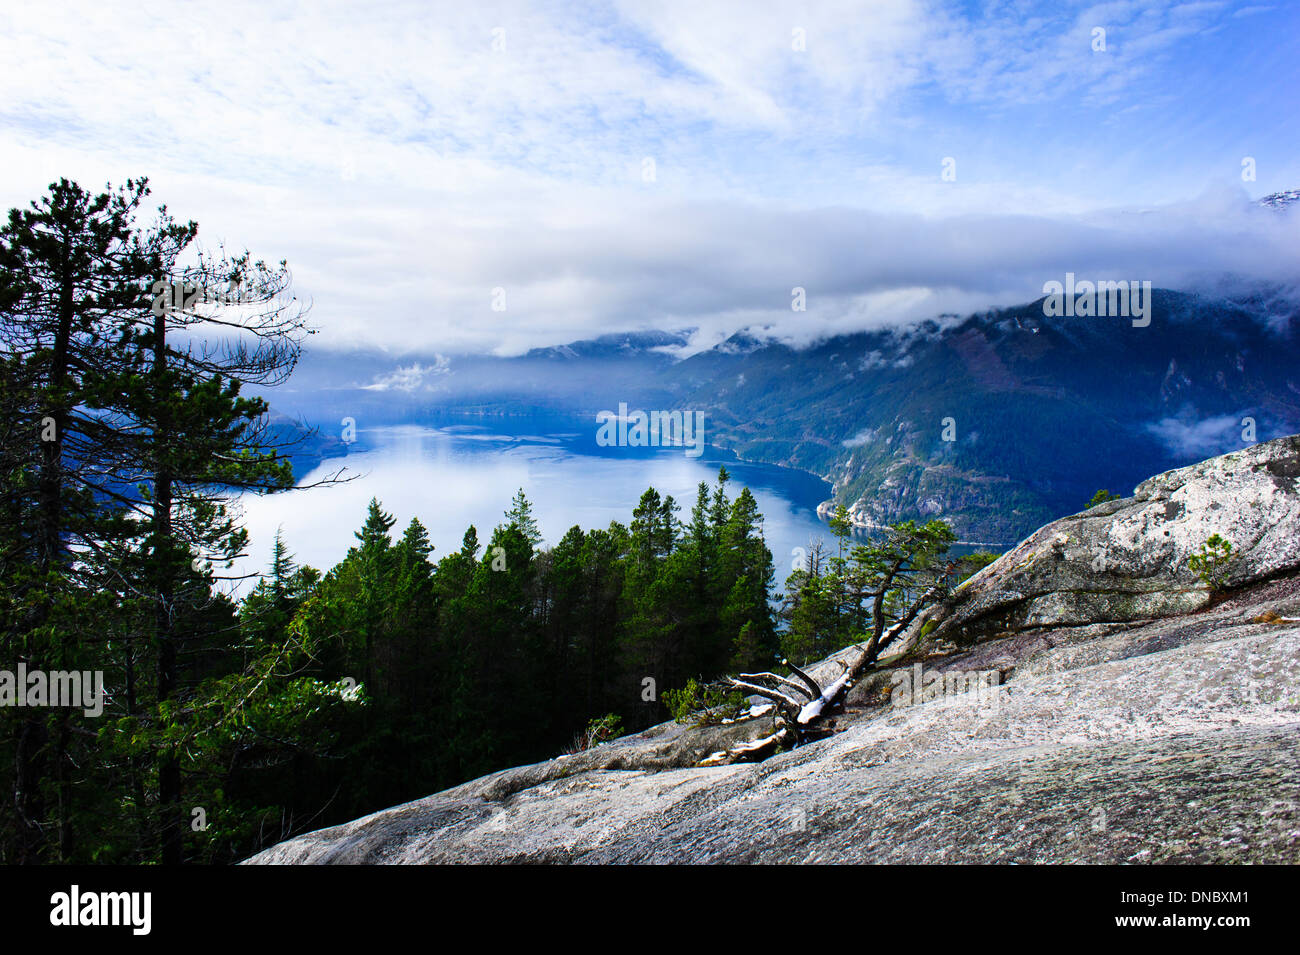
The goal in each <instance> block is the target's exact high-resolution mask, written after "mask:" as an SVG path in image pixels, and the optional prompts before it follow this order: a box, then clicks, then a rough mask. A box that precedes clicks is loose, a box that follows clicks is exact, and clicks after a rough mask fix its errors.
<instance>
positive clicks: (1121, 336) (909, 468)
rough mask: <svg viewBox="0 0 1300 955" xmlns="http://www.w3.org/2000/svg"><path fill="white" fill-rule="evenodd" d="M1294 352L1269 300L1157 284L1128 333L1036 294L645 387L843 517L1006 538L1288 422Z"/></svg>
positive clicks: (710, 362) (707, 361) (713, 356)
mask: <svg viewBox="0 0 1300 955" xmlns="http://www.w3.org/2000/svg"><path fill="white" fill-rule="evenodd" d="M1297 344H1300V308H1298V307H1297V305H1296V304H1295V303H1294V302H1292V301H1289V300H1287V299H1285V298H1282V297H1279V296H1277V295H1272V294H1267V295H1266V294H1264V293H1260V294H1258V295H1256V296H1253V297H1252V298H1250V299H1246V300H1242V301H1238V302H1226V301H1219V300H1212V299H1206V298H1202V297H1199V296H1196V295H1190V294H1185V293H1179V292H1171V291H1167V290H1156V291H1155V293H1154V296H1153V310H1152V321H1151V324H1150V326H1149V327H1145V328H1134V327H1133V326H1132V324H1131V322H1130V320H1129V319H1127V318H1050V319H1049V318H1045V317H1044V315H1043V307H1042V302H1041V300H1040V301H1038V302H1034V303H1031V304H1027V305H1021V306H1017V307H1015V308H1008V309H998V310H993V311H989V312H986V313H982V314H979V315H974V316H970V317H968V318H966V319H964V320H961V321H956V322H953V323H950V324H945V325H940V324H939V323H936V322H932V321H931V322H923V323H921V324H919V325H915V326H911V327H909V328H906V329H900V330H887V331H878V332H864V333H859V334H855V335H844V336H837V337H835V338H832V339H829V340H827V341H824V342H821V343H820V344H818V345H815V346H813V347H811V348H808V349H803V350H796V349H793V348H791V347H789V346H786V345H782V344H777V343H767V344H758V343H756V341H755V340H754V339H753V337H752V336H750V335H748V334H746V333H740V334H738V335H736V336H733V338H732V339H730V340H729V342H727V343H724V344H723V345H722V346H719V347H718V348H714V349H712V350H710V351H708V352H704V353H701V354H697V355H694V356H692V357H690V358H688V359H686V360H684V361H682V362H680V363H678V364H676V365H674V366H672V367H671V368H669V369H667V370H666V371H665V372H664V373H663V374H662V376H661V381H662V382H663V383H664V385H665V386H666V387H667V389H668V390H669V391H671V392H672V393H673V395H674V400H675V403H676V404H677V405H678V406H680V407H683V408H696V409H701V410H704V411H705V412H706V413H707V414H708V419H707V420H708V422H709V429H710V430H709V433H708V440H709V442H710V443H714V444H718V445H721V446H723V447H727V448H730V449H732V450H734V451H735V452H736V453H737V454H739V455H740V456H741V457H743V458H746V459H751V460H757V461H763V462H767V463H774V464H781V465H786V466H791V467H798V468H803V469H806V470H809V471H812V472H813V473H815V474H818V475H820V476H822V477H824V478H826V480H828V481H830V482H831V483H832V484H833V486H834V491H835V500H836V501H837V502H843V503H845V504H848V505H849V506H850V513H851V515H852V516H853V518H854V520H855V522H856V523H858V524H859V525H861V526H872V525H879V524H886V523H893V522H895V521H898V520H903V519H908V518H917V519H926V518H930V517H943V518H945V519H947V520H949V521H950V522H951V523H952V524H953V526H954V528H955V529H956V530H957V532H958V534H959V536H961V537H962V539H964V540H970V541H979V542H988V543H1008V542H1012V541H1015V540H1018V539H1020V538H1021V537H1023V536H1025V535H1026V534H1028V533H1029V532H1031V531H1033V530H1034V529H1035V528H1037V527H1039V526H1041V525H1042V524H1044V523H1047V522H1048V521H1049V520H1052V519H1055V518H1057V517H1060V516H1062V515H1064V514H1068V513H1073V512H1075V511H1078V510H1080V509H1082V508H1083V507H1084V506H1085V504H1086V503H1087V501H1088V500H1089V499H1090V498H1091V496H1092V494H1093V492H1095V491H1096V490H1098V489H1100V488H1103V487H1104V488H1108V489H1110V490H1112V491H1117V492H1120V493H1128V492H1130V491H1131V490H1132V489H1133V487H1134V486H1135V485H1136V483H1137V482H1138V481H1140V480H1142V479H1143V477H1144V476H1146V475H1148V474H1152V473H1156V472H1159V471H1163V470H1168V469H1170V468H1173V467H1178V466H1181V465H1184V464H1187V463H1190V462H1191V461H1195V460H1199V459H1200V458H1203V457H1205V456H1207V455H1208V454H1216V453H1223V452H1227V451H1231V450H1235V449H1239V448H1241V447H1245V446H1246V445H1249V444H1253V443H1255V442H1256V441H1263V440H1267V439H1269V438H1272V437H1276V436H1278V435H1281V434H1289V433H1293V432H1295V431H1297V430H1300V369H1298V368H1297V363H1296V358H1297V357H1298V356H1300V350H1298V349H1297ZM1252 422H1253V423H1252ZM946 439H951V440H946Z"/></svg>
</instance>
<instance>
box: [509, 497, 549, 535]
mask: <svg viewBox="0 0 1300 955" xmlns="http://www.w3.org/2000/svg"><path fill="white" fill-rule="evenodd" d="M506 520H507V521H509V522H510V523H511V524H514V525H515V526H516V527H518V528H519V532H520V533H521V534H523V535H524V537H525V538H526V539H527V540H528V542H529V543H530V544H531V545H532V546H533V547H536V546H537V545H538V544H540V543H541V542H542V532H541V531H540V530H538V528H537V521H535V520H533V505H532V504H530V503H529V501H528V498H527V497H525V496H524V489H523V488H520V489H519V490H518V492H516V494H515V496H514V498H513V499H512V500H511V502H510V510H508V511H506Z"/></svg>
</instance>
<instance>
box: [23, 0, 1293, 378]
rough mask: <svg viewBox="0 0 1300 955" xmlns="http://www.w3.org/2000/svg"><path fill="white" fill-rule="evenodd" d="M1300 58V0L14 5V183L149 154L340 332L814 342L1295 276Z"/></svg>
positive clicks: (107, 169) (196, 213)
mask: <svg viewBox="0 0 1300 955" xmlns="http://www.w3.org/2000/svg"><path fill="white" fill-rule="evenodd" d="M1297 64H1300V3H1294V2H1285V3H1283V2H1278V3H1274V4H1257V3H1246V2H1205V3H1202V2H1192V3H1161V2H1148V3H1129V2H1113V3H1103V4H1090V3H1069V2H1059V3H1043V4H1036V3H1020V2H987V3H964V4H962V3H932V2H922V0H879V2H857V3H840V2H801V3H792V2H764V0H744V2H740V0H736V2H717V3H706V2H700V0H689V2H667V0H631V2H627V3H618V2H616V3H608V4H584V3H563V4H548V3H496V2H492V0H482V2H479V0H476V2H474V3H464V2H454V3H441V2H438V3H415V2H411V3H373V4H343V3H300V4H295V3H250V4H242V3H237V2H223V3H221V4H192V3H182V2H175V0H172V2H167V3H157V4H154V3H139V4H130V3H106V2H103V0H97V2H87V3H59V2H39V3H14V2H6V3H5V4H4V5H3V6H0V170H3V176H0V204H2V205H3V207H4V208H6V209H7V208H9V207H12V206H15V205H26V204H27V203H28V202H30V201H31V200H33V199H35V198H37V197H38V196H39V195H41V194H42V193H43V192H44V191H45V188H46V186H47V185H48V184H49V183H50V182H51V181H53V180H54V179H56V178H58V177H67V178H70V179H74V180H76V181H78V182H80V183H81V184H82V185H83V186H86V187H87V188H97V187H102V185H103V184H104V183H105V182H112V183H113V184H115V185H116V184H118V183H121V182H122V181H124V180H125V179H126V178H128V177H135V176H140V175H146V176H148V177H149V179H150V183H151V186H152V188H153V196H152V197H151V198H152V199H154V200H156V201H157V202H158V203H166V204H167V206H168V210H169V211H170V212H171V214H172V215H174V216H175V217H177V218H178V219H180V220H182V221H184V220H188V219H193V220H195V221H197V222H198V223H199V224H200V227H201V231H200V242H201V243H203V245H204V246H206V247H209V248H211V247H215V246H217V245H219V244H221V243H224V244H225V245H226V246H227V247H228V248H248V249H250V250H251V251H252V252H253V253H254V254H255V255H256V256H260V257H264V258H266V259H268V260H272V261H278V260H279V259H280V258H287V259H288V261H289V265H290V267H291V268H292V269H293V273H294V277H295V291H296V292H297V293H298V294H299V296H300V297H302V298H304V299H308V300H310V301H311V303H312V310H311V313H310V318H311V321H312V322H313V324H315V325H316V327H317V328H318V329H319V330H320V334H319V335H318V336H317V337H316V338H314V339H313V340H312V345H313V347H316V348H326V349H332V350H338V351H347V350H351V349H358V348H366V349H379V350H382V351H385V352H389V353H391V354H393V355H394V356H395V357H402V356H411V355H421V354H423V355H433V354H439V355H441V354H457V353H466V352H478V353H483V352H490V353H493V354H500V355H508V354H518V353H520V352H522V351H524V350H526V349H528V348H530V347H536V346H542V345H553V344H559V343H563V342H568V341H573V340H577V339H582V338H590V337H594V336H595V335H599V334H603V333H606V332H616V331H628V330H637V329H647V328H665V329H682V328H692V329H696V332H695V337H694V339H693V342H692V346H691V347H692V348H702V347H708V346H710V345H712V344H714V343H716V342H718V341H720V340H721V339H722V338H724V337H725V336H727V335H729V334H731V333H732V332H734V331H736V330H738V329H741V328H746V327H748V328H754V329H762V330H765V332H766V333H767V334H771V335H774V336H776V337H778V338H782V339H784V340H788V341H791V342H794V343H796V344H797V343H803V342H809V341H813V340H815V339H816V338H818V337H821V336H824V335H827V334H831V333H836V332H845V331H853V330H859V329H863V328H872V327H879V326H881V325H888V324H899V323H906V322H910V321H915V320H919V319H923V318H930V317H934V316H936V315H938V314H940V313H963V314H964V313H966V312H969V311H974V310H977V309H982V308H986V307H991V306H996V305H1010V304H1016V303H1020V302H1027V301H1032V300H1034V299H1036V298H1038V297H1039V296H1040V295H1041V294H1042V287H1043V284H1044V283H1045V282H1047V281H1051V280H1057V281H1061V280H1063V279H1064V276H1065V272H1066V271H1073V272H1075V273H1076V274H1078V275H1079V277H1080V278H1090V279H1130V280H1137V281H1141V280H1150V281H1152V282H1153V283H1154V284H1155V285H1157V286H1161V285H1164V286H1176V287H1194V286H1196V285H1197V283H1204V284H1214V283H1218V282H1220V281H1221V280H1222V279H1223V277H1224V276H1225V275H1231V276H1234V277H1236V279H1240V280H1245V281H1253V280H1266V281H1273V282H1287V281H1295V280H1296V278H1297V277H1298V276H1300V242H1298V241H1297V238H1298V237H1300V236H1298V234H1297V230H1300V215H1298V214H1297V213H1296V211H1295V208H1294V207H1293V208H1291V209H1290V210H1289V211H1288V212H1284V213H1277V212H1273V211H1271V210H1263V209H1260V208H1258V207H1255V206H1253V205H1252V204H1251V201H1252V200H1254V199H1257V198H1259V197H1261V196H1264V195H1266V194H1269V193H1273V192H1277V191H1281V190H1288V189H1300V150H1298V149H1297V147H1298V146H1300V122H1297V120H1298V119H1300V116H1297V113H1298V112H1300V111H1298V110H1297V107H1296V96H1295V91H1296V89H1297V85H1298V84H1297V79H1298V78H1300V77H1298V75H1297V74H1300V67H1298V66H1297ZM796 288H797V289H802V290H803V296H802V297H803V301H804V304H805V308H804V309H803V310H795V309H794V308H792V304H793V303H794V302H795V299H796V293H795V292H794V290H795V289H796Z"/></svg>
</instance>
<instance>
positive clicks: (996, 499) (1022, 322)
mask: <svg viewBox="0 0 1300 955" xmlns="http://www.w3.org/2000/svg"><path fill="white" fill-rule="evenodd" d="M1270 198H1271V197H1270ZM1298 336H1300V306H1298V305H1297V296H1296V295H1295V293H1294V291H1293V290H1289V289H1284V288H1277V287H1258V288H1257V289H1256V290H1255V291H1254V292H1253V293H1252V294H1250V295H1247V296H1242V295H1237V296H1236V297H1235V298H1229V297H1225V296H1222V295H1221V296H1210V295H1196V294H1191V293H1185V292H1175V291H1169V290H1160V289H1157V290H1154V292H1153V295H1152V312H1151V323H1150V325H1149V326H1148V327H1143V328H1135V327H1133V326H1132V324H1131V322H1130V320H1129V319H1127V318H1118V317H1117V318H1097V317H1093V318H1083V317H1072V318H1064V317H1062V318H1047V317H1045V316H1044V314H1043V306H1042V300H1039V301H1037V302H1033V303H1028V304H1025V305H1019V306H1015V307H1012V308H1004V309H995V310H990V311H987V312H983V313H980V314H976V315H971V316H967V317H965V318H960V317H957V316H944V317H943V318H942V319H941V320H940V321H925V322H921V323H918V324H914V325H910V326H907V327H902V328H893V329H882V330H879V331H873V332H861V333H857V334H852V335H841V336H837V337H834V338H831V339H827V340H824V341H822V342H820V343H818V344H815V345H813V346H811V347H807V348H801V349H795V348H792V347H790V346H788V345H783V344H780V343H777V342H773V341H771V340H769V339H765V338H763V337H761V336H760V335H758V334H755V333H753V332H750V331H741V332H738V333H736V334H734V335H732V336H731V337H730V338H728V339H727V340H726V341H724V342H722V343H721V344H719V345H717V346H715V347H713V348H711V349H708V350H706V351H702V352H697V353H695V354H693V355H691V356H690V357H688V358H685V359H682V360H678V359H677V358H676V357H675V355H676V354H677V353H679V352H680V351H683V350H685V348H686V347H687V345H688V344H689V335H688V334H687V333H686V332H654V331H651V332H634V333H621V334H610V335H603V336H600V337H598V338H595V339H591V340H586V341H579V342H573V343H570V344H568V345H561V346H555V347H549V348H538V349H533V350H532V351H530V352H528V353H526V354H524V355H521V356H518V357H510V358H501V357H493V356H443V355H434V356H414V357H412V356H404V357H402V358H400V359H396V358H394V357H393V356H388V355H383V354H358V355H332V354H329V353H326V354H323V355H313V354H311V353H309V354H308V355H307V356H306V357H305V360H304V365H306V366H307V369H306V371H305V372H300V374H296V375H295V379H294V382H293V385H294V386H296V387H297V389H298V390H297V391H296V392H295V391H289V390H288V389H278V390H277V392H276V393H275V394H273V395H271V396H269V397H271V399H272V400H273V401H274V402H275V405H276V407H277V410H282V411H288V412H289V413H290V414H293V413H301V414H303V415H304V416H305V417H307V418H308V419H309V420H311V421H312V422H313V423H321V422H324V423H325V426H324V427H323V428H322V430H323V431H328V432H330V433H333V432H336V431H337V423H338V422H339V421H340V420H342V418H343V417H344V416H347V417H350V418H353V419H354V420H355V421H356V423H357V427H358V428H359V429H361V430H362V431H363V432H364V429H366V428H368V427H371V426H375V425H381V426H382V425H385V424H397V423H401V424H419V423H421V422H422V421H424V420H429V419H430V416H431V415H433V414H435V413H440V412H444V411H455V412H457V413H471V414H475V415H488V416H493V415H507V416H511V415H521V414H538V413H541V414H546V415H561V416H567V417H569V418H570V419H571V420H572V421H573V422H574V426H578V425H579V423H580V422H582V421H587V422H592V423H593V424H592V426H593V427H594V417H595V415H596V413H597V412H599V411H602V410H606V409H614V408H617V407H618V405H619V403H620V402H626V403H627V405H628V406H629V408H642V409H654V408H661V409H668V408H681V409H686V410H699V411H704V412H705V413H706V415H707V419H706V421H707V424H706V431H705V436H706V441H707V442H708V443H709V444H713V445H716V446H719V447H723V448H727V449H730V450H732V451H735V452H736V453H737V454H738V455H739V456H740V457H741V458H743V459H746V460H751V461H756V462H761V463H768V464H778V465H784V466H787V467H795V468H800V469H802V470H805V471H808V472H811V473H813V474H815V475H817V476H819V477H822V478H824V479H825V480H827V481H829V482H830V483H831V484H832V485H833V487H834V501H835V502H842V503H844V504H846V505H848V506H849V507H850V512H851V514H852V516H853V519H854V520H855V522H857V523H858V524H859V525H861V526H866V527H869V526H872V525H879V524H888V523H894V522H896V521H899V520H904V519H909V518H917V519H928V518H931V517H942V518H944V519H946V520H948V521H950V522H951V523H952V525H953V527H954V528H955V529H956V531H957V533H958V535H959V536H960V538H961V539H962V540H964V541H971V542H979V543H990V544H1009V543H1011V542H1014V541H1016V540H1019V539H1021V538H1023V537H1024V536H1026V535H1027V534H1029V533H1030V532H1032V531H1033V530H1034V529H1035V528H1037V527H1039V526H1041V525H1043V524H1045V523H1047V522H1048V521H1050V520H1054V519H1055V518H1058V517H1061V516H1063V515H1064V514H1068V513H1073V512H1075V511H1078V510H1079V509H1081V508H1082V507H1084V505H1085V504H1086V503H1087V501H1088V500H1089V499H1090V498H1091V497H1092V495H1093V493H1094V492H1095V491H1097V490H1098V489H1100V488H1107V489H1109V490H1111V491H1114V492H1118V493H1127V492H1129V491H1131V490H1132V489H1133V487H1134V486H1135V485H1136V483H1137V482H1138V481H1140V480H1142V479H1143V478H1144V477H1145V476H1146V475H1149V474H1153V473H1157V472H1160V471H1164V470H1168V469H1171V468H1175V467H1179V466H1182V465H1185V464H1188V463H1190V462H1192V461H1195V460H1199V459H1201V458H1204V457H1206V456H1209V455H1214V454H1220V453H1225V452H1228V451H1232V450H1236V449H1239V448H1241V447H1244V446H1246V445H1248V444H1252V443H1255V442H1256V441H1264V440H1268V439H1269V438H1272V437H1276V436H1278V435H1282V434H1290V433H1294V432H1297V431H1300V371H1297V362H1296V358H1297V357H1298V356H1300V350H1298V349H1297V344H1300V338H1298ZM313 363H315V364H314V365H313ZM295 402H297V405H296V406H295ZM946 438H951V440H945V439H946ZM830 504H831V502H827V503H826V504H824V505H823V512H824V511H825V510H826V509H828V508H829V506H830Z"/></svg>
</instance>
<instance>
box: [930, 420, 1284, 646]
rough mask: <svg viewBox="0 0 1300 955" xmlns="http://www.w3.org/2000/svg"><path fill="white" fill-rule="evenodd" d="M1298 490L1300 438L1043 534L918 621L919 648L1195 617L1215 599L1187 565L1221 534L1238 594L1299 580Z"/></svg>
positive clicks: (1226, 572)
mask: <svg viewBox="0 0 1300 955" xmlns="http://www.w3.org/2000/svg"><path fill="white" fill-rule="evenodd" d="M1297 478H1300V436H1293V437H1287V438H1279V439H1277V440H1276V441H1269V442H1266V443H1264V444H1257V445H1255V446H1254V447H1251V448H1248V449H1246V450H1244V451H1240V452H1236V453H1233V454H1226V455H1223V456H1222V457H1218V458H1211V459H1210V460H1208V461H1202V462H1201V463H1199V464H1194V465H1192V466H1190V467H1185V468H1180V469H1178V470H1176V471H1169V472H1167V473H1165V474H1161V475H1158V476H1156V477H1153V478H1150V479H1149V480H1146V481H1144V482H1142V484H1140V485H1138V487H1137V490H1136V491H1135V492H1134V494H1133V497H1131V498H1126V499H1124V500H1120V501H1111V502H1108V503H1106V504H1102V505H1099V506H1097V507H1094V508H1092V509H1090V510H1087V511H1084V512H1082V513H1080V514H1076V515H1074V516H1073V517H1067V518H1064V519H1062V520H1059V521H1055V522H1053V523H1051V524H1048V525H1047V526H1046V527H1043V528H1040V529H1039V530H1038V531H1037V532H1036V533H1034V534H1033V535H1031V536H1030V537H1029V538H1028V539H1027V540H1025V541H1024V542H1022V543H1021V544H1020V545H1019V546H1017V547H1015V548H1014V549H1012V550H1010V551H1008V552H1007V553H1005V554H1003V555H1002V556H1001V557H1000V558H998V560H997V561H996V562H994V563H993V564H990V565H989V566H988V567H986V568H985V569H984V570H983V571H982V572H980V573H979V574H977V575H976V576H975V577H972V578H971V579H970V580H968V581H967V582H966V583H965V584H964V585H963V586H962V587H961V589H960V590H959V591H958V593H957V594H956V596H955V598H954V599H953V600H951V601H949V602H948V603H946V604H943V605H941V606H939V607H937V608H935V609H934V610H933V611H931V612H930V613H928V614H926V615H925V616H923V617H922V618H921V619H919V620H918V621H917V622H916V624H915V625H914V627H913V628H912V632H911V638H912V643H913V645H916V644H917V643H918V642H919V641H920V639H921V635H922V634H925V635H926V638H927V640H928V641H929V642H930V643H936V642H942V641H945V640H947V641H951V642H953V643H956V644H959V645H961V644H969V643H973V642H975V641H977V640H982V639H988V638H990V637H993V636H996V635H998V634H1002V633H1009V632H1019V631H1022V630H1025V629H1032V628H1059V627H1072V626H1081V625H1089V624H1097V623H1122V622H1126V621H1134V620H1149V619H1151V618H1154V617H1160V616H1164V615H1168V614H1175V613H1185V612H1188V611H1192V610H1196V609H1198V608H1201V607H1204V606H1205V605H1206V604H1207V603H1208V601H1209V600H1210V592H1209V589H1208V588H1207V587H1206V586H1205V584H1204V583H1202V582H1201V580H1200V579H1198V577H1197V575H1196V574H1194V573H1193V572H1192V570H1191V568H1190V566H1189V564H1188V559H1189V558H1190V557H1191V556H1192V555H1193V554H1196V553H1198V552H1199V551H1200V550H1201V548H1202V546H1203V545H1204V544H1205V542H1206V541H1207V540H1208V539H1209V538H1210V537H1211V536H1212V535H1215V534H1217V535H1219V536H1221V537H1223V538H1225V539H1226V540H1228V541H1229V542H1231V544H1232V557H1231V559H1230V560H1229V561H1228V562H1227V563H1226V565H1225V566H1224V568H1223V577H1224V582H1225V583H1226V584H1227V585H1229V586H1231V585H1234V584H1242V583H1246V582H1249V581H1258V580H1265V579H1268V578H1269V577H1272V576H1274V575H1276V574H1279V573H1282V572H1285V571H1289V570H1294V569H1296V568H1300V493H1298V491H1297V488H1298V484H1297Z"/></svg>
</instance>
